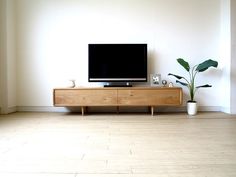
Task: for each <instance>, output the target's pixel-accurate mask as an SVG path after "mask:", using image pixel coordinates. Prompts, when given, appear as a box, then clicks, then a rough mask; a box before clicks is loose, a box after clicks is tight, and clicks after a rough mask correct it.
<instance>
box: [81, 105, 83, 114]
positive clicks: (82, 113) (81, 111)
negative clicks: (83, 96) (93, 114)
mask: <svg viewBox="0 0 236 177" xmlns="http://www.w3.org/2000/svg"><path fill="white" fill-rule="evenodd" d="M81 113H82V116H83V115H84V107H83V106H82V107H81Z"/></svg>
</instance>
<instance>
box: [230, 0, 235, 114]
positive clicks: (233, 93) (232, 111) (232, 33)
mask: <svg viewBox="0 0 236 177" xmlns="http://www.w3.org/2000/svg"><path fill="white" fill-rule="evenodd" d="M230 79H231V97H230V98H231V100H230V104H231V111H230V113H232V114H236V0H232V1H231V76H230Z"/></svg>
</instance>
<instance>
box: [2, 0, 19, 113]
mask: <svg viewBox="0 0 236 177" xmlns="http://www.w3.org/2000/svg"><path fill="white" fill-rule="evenodd" d="M0 8H1V9H0V12H1V13H0V19H1V20H0V107H1V110H0V113H9V112H14V111H16V56H15V51H16V49H15V44H16V42H15V40H16V39H15V1H14V0H1V1H0Z"/></svg>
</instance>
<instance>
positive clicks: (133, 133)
mask: <svg viewBox="0 0 236 177" xmlns="http://www.w3.org/2000/svg"><path fill="white" fill-rule="evenodd" d="M0 176H1V177H13V176H14V177H18V176H22V177H23V176H24V177H41V176H42V177H118V176H119V177H236V116H230V115H227V114H223V113H199V115H198V116H196V117H194V118H191V117H189V116H187V115H186V114H185V113H177V114H173V113H172V114H168V113H162V114H161V115H155V116H153V117H152V116H150V115H149V114H90V115H86V116H83V117H82V116H81V115H80V114H66V113H15V114H11V115H4V116H3V115H2V116H0Z"/></svg>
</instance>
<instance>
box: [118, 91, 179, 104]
mask: <svg viewBox="0 0 236 177" xmlns="http://www.w3.org/2000/svg"><path fill="white" fill-rule="evenodd" d="M181 93H182V92H181V90H180V89H168V90H166V89H150V90H148V89H144V90H136V89H135V90H132V89H130V90H118V104H119V105H134V106H135V105H140V106H145V105H153V106H154V105H163V106H164V105H180V104H182V94H181Z"/></svg>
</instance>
